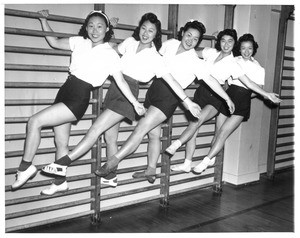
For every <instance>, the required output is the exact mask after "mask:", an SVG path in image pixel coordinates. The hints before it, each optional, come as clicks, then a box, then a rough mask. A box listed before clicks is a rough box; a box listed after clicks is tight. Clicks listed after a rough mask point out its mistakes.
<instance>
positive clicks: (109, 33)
mask: <svg viewBox="0 0 300 238" xmlns="http://www.w3.org/2000/svg"><path fill="white" fill-rule="evenodd" d="M94 16H97V17H101V18H102V19H103V20H104V21H105V24H106V26H107V27H108V28H109V30H108V31H107V32H106V33H105V37H104V39H103V41H104V42H108V41H110V39H111V38H112V36H113V34H114V31H113V27H112V25H111V24H110V23H109V20H108V17H107V15H106V14H105V13H104V12H102V11H92V12H91V13H90V14H89V15H88V16H87V17H86V19H85V21H84V23H83V25H82V26H81V28H80V30H79V33H78V35H79V36H82V37H83V38H84V39H87V38H89V36H88V33H87V31H86V27H87V24H88V22H89V20H90V18H91V17H94Z"/></svg>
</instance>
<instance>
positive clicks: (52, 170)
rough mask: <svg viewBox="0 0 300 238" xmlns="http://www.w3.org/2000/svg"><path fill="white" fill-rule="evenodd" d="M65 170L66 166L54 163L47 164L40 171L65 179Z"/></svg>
mask: <svg viewBox="0 0 300 238" xmlns="http://www.w3.org/2000/svg"><path fill="white" fill-rule="evenodd" d="M67 168H68V166H65V165H59V164H55V163H51V164H48V165H46V166H44V167H43V168H42V171H43V172H45V173H47V174H55V175H58V176H63V177H65V176H66V175H67Z"/></svg>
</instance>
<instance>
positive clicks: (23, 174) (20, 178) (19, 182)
mask: <svg viewBox="0 0 300 238" xmlns="http://www.w3.org/2000/svg"><path fill="white" fill-rule="evenodd" d="M36 174H37V168H36V167H35V166H34V165H30V166H29V167H28V168H27V169H26V170H25V171H18V172H17V174H16V181H15V182H14V183H13V184H12V185H11V188H12V190H16V189H18V188H20V187H22V186H23V185H24V184H25V183H26V182H27V181H28V179H32V178H33V177H34V176H35V175H36Z"/></svg>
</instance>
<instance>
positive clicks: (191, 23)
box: [177, 20, 206, 48]
mask: <svg viewBox="0 0 300 238" xmlns="http://www.w3.org/2000/svg"><path fill="white" fill-rule="evenodd" d="M190 28H193V29H196V30H198V31H199V33H200V37H199V40H198V42H197V44H196V46H195V47H194V48H197V47H198V46H199V45H200V43H201V41H202V39H203V35H204V34H205V32H206V28H205V26H204V25H203V24H202V23H201V22H199V21H197V20H193V21H189V22H187V23H186V24H185V25H184V26H183V27H181V28H180V30H179V32H178V35H177V38H178V40H180V41H181V40H182V35H183V33H184V32H186V31H187V30H188V29H190Z"/></svg>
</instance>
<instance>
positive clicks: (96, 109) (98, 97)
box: [91, 87, 103, 224]
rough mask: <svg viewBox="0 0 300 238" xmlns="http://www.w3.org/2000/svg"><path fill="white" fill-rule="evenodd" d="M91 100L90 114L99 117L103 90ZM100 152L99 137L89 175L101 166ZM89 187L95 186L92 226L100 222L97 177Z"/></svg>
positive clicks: (98, 90) (92, 204)
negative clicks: (94, 102) (92, 102)
mask: <svg viewBox="0 0 300 238" xmlns="http://www.w3.org/2000/svg"><path fill="white" fill-rule="evenodd" d="M92 97H93V99H96V100H97V103H96V104H93V107H92V114H93V115H99V114H100V113H101V111H100V110H101V107H102V97H103V88H102V87H101V88H97V89H95V90H94V91H93V95H92ZM96 120H97V118H95V119H93V120H92V123H94V122H95V121H96ZM101 151H102V143H101V137H99V138H98V140H97V142H96V146H94V147H93V148H92V153H91V155H92V159H94V160H96V161H95V162H93V163H92V166H91V173H92V174H93V173H94V171H95V170H96V169H97V168H98V167H99V166H100V165H101V157H102V156H101ZM91 185H92V186H95V189H94V191H92V192H91V197H92V198H94V202H92V203H91V210H94V211H95V212H94V214H92V215H91V220H92V223H93V224H97V223H99V222H100V221H101V217H100V180H99V179H98V177H97V176H94V177H93V178H92V179H91Z"/></svg>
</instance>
